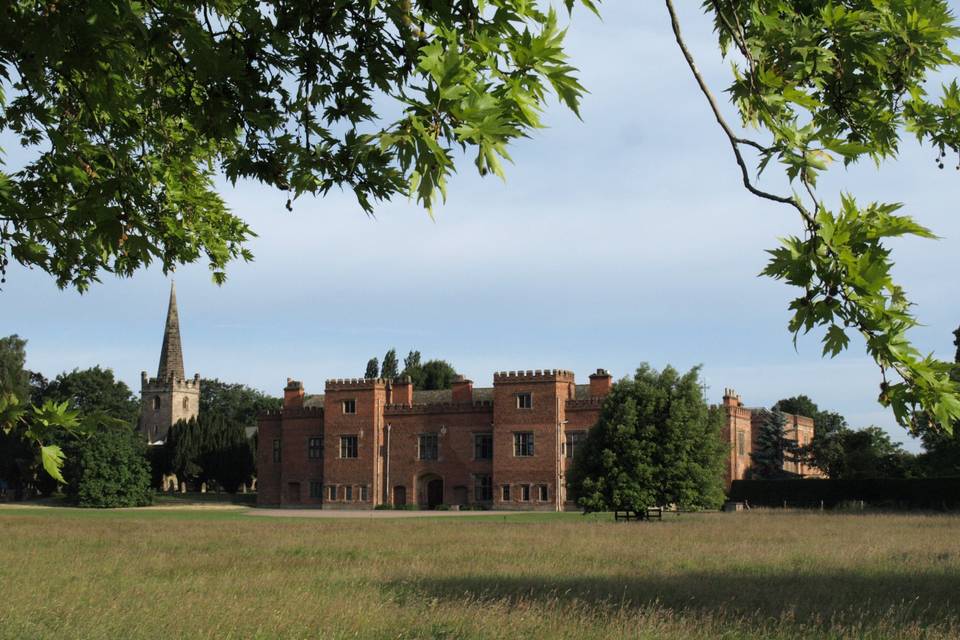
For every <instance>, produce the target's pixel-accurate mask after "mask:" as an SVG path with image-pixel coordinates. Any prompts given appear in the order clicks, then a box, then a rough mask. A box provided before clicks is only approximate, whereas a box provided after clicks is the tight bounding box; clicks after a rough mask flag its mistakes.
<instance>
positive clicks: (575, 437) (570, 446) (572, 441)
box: [566, 431, 587, 459]
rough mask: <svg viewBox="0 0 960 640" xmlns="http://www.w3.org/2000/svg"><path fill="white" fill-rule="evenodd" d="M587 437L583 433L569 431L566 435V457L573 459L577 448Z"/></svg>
mask: <svg viewBox="0 0 960 640" xmlns="http://www.w3.org/2000/svg"><path fill="white" fill-rule="evenodd" d="M586 437H587V433H586V432H585V431H571V432H570V433H568V434H567V452H566V453H567V457H568V458H571V459H572V458H573V456H574V455H575V454H576V452H577V446H578V445H579V444H580V443H581V442H583V441H584V439H585V438H586Z"/></svg>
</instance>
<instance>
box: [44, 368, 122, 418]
mask: <svg viewBox="0 0 960 640" xmlns="http://www.w3.org/2000/svg"><path fill="white" fill-rule="evenodd" d="M34 395H35V396H37V397H39V398H40V400H41V402H42V401H46V400H52V401H54V402H66V403H67V404H68V405H69V406H70V408H71V409H75V410H77V411H78V412H80V414H81V415H91V414H94V413H97V412H100V413H104V414H106V415H108V416H110V417H111V418H113V419H116V420H120V421H122V422H124V423H126V424H127V425H130V426H135V425H136V424H137V418H138V417H139V416H140V400H139V399H138V398H137V396H135V395H134V394H133V392H132V391H130V387H128V386H127V385H126V383H125V382H123V381H122V380H117V379H116V378H115V377H114V374H113V370H111V369H103V368H101V367H100V366H95V367H92V368H90V369H82V370H81V369H74V370H73V371H71V372H69V373H61V374H60V375H58V376H57V377H56V378H55V379H53V380H51V381H49V382H47V383H46V385H44V386H43V387H42V389H38V390H37V393H35V394H34Z"/></svg>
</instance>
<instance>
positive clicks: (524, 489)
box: [520, 484, 530, 502]
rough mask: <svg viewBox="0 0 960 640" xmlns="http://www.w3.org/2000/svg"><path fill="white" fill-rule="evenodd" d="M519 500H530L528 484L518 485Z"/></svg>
mask: <svg viewBox="0 0 960 640" xmlns="http://www.w3.org/2000/svg"><path fill="white" fill-rule="evenodd" d="M520 500H521V501H523V502H530V485H528V484H522V485H520Z"/></svg>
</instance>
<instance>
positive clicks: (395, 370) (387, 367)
mask: <svg viewBox="0 0 960 640" xmlns="http://www.w3.org/2000/svg"><path fill="white" fill-rule="evenodd" d="M398 375H400V369H399V364H398V362H397V350H396V349H390V351H387V353H386V354H385V355H384V356H383V365H382V366H381V367H380V377H381V378H383V379H384V380H393V379H394V378H396V377H397V376H398Z"/></svg>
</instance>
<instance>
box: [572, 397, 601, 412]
mask: <svg viewBox="0 0 960 640" xmlns="http://www.w3.org/2000/svg"><path fill="white" fill-rule="evenodd" d="M603 401H604V398H581V399H579V400H567V402H566V404H565V405H564V406H565V407H566V410H567V411H596V410H597V409H599V408H600V407H602V406H603Z"/></svg>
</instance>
